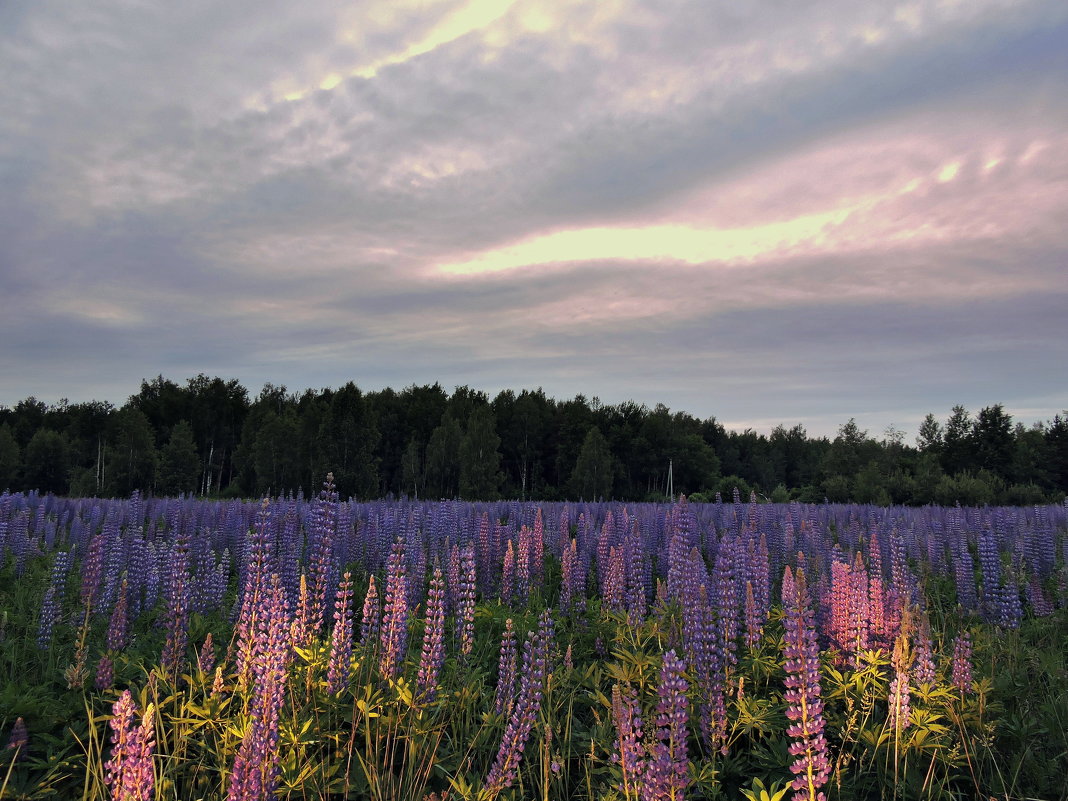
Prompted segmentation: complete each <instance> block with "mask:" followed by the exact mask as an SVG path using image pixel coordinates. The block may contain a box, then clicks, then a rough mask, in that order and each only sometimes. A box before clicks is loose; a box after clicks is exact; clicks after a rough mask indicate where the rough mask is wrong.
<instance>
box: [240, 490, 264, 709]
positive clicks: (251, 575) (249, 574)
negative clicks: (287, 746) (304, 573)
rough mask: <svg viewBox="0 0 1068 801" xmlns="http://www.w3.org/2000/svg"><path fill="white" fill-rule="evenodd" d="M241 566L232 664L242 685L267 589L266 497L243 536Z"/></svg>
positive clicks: (248, 676)
mask: <svg viewBox="0 0 1068 801" xmlns="http://www.w3.org/2000/svg"><path fill="white" fill-rule="evenodd" d="M246 536H247V547H246V550H245V558H244V560H242V562H241V564H243V565H244V570H245V583H244V588H243V592H242V595H241V611H240V613H239V614H238V616H237V622H236V624H235V625H234V640H235V642H236V650H235V667H236V670H237V683H238V686H239V687H241V688H242V689H244V688H246V687H247V686H248V684H249V681H250V679H251V673H252V661H253V653H254V652H255V650H256V647H257V646H256V628H257V625H258V622H257V619H256V616H257V614H259V611H260V609H261V608H262V606H263V596H264V594H265V593H267V591H268V589H269V576H270V573H269V571H270V568H271V566H272V553H271V531H270V511H269V506H268V501H267V499H266V498H264V499H263V502H262V503H261V505H260V512H259V517H258V519H257V521H256V525H255V527H254V528H253V529H252V530H251V531H250V532H249V533H248V534H247V535H246Z"/></svg>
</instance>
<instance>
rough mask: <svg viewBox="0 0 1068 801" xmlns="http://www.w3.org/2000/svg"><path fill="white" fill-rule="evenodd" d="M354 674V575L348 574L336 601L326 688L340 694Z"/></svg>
mask: <svg viewBox="0 0 1068 801" xmlns="http://www.w3.org/2000/svg"><path fill="white" fill-rule="evenodd" d="M351 672H352V573H348V572H346V573H345V575H344V576H343V577H342V579H341V584H340V585H339V586H338V588H337V596H336V598H335V599H334V630H333V631H332V632H331V634H330V661H329V664H328V667H327V670H326V686H327V688H328V689H329V691H330V692H331V693H335V694H336V693H339V692H341V691H342V690H343V689H345V687H346V686H348V683H349V674H350V673H351Z"/></svg>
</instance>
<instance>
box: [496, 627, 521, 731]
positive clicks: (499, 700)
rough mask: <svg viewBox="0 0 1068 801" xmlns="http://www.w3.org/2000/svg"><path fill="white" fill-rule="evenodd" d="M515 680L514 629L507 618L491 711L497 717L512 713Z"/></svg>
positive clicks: (498, 660)
mask: <svg viewBox="0 0 1068 801" xmlns="http://www.w3.org/2000/svg"><path fill="white" fill-rule="evenodd" d="M515 679H516V644H515V629H514V628H513V627H512V619H511V618H508V619H507V620H506V621H504V635H503V636H502V637H501V652H500V656H499V657H498V659H497V691H496V693H495V694H494V697H493V711H494V712H496V713H497V714H498V715H507V714H509V713H510V712H511V711H512V703H513V702H514V700H515Z"/></svg>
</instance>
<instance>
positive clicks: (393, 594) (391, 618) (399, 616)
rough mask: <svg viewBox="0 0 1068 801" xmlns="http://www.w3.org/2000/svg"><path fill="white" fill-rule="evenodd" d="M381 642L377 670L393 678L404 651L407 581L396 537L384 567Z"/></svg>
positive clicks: (406, 646)
mask: <svg viewBox="0 0 1068 801" xmlns="http://www.w3.org/2000/svg"><path fill="white" fill-rule="evenodd" d="M381 640H382V650H381V652H380V653H379V658H378V666H379V669H380V670H381V671H382V675H383V676H386V677H387V678H390V679H395V678H397V674H398V673H399V672H400V664H401V661H402V660H403V659H404V654H405V652H406V651H407V650H408V580H407V572H406V567H405V561H404V542H403V540H401V539H400V538H399V537H398V538H397V539H396V540H395V541H394V542H393V548H392V550H391V551H390V554H389V561H388V563H387V565H386V602H385V608H384V610H383V613H382V637H381Z"/></svg>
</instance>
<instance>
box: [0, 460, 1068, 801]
mask: <svg viewBox="0 0 1068 801" xmlns="http://www.w3.org/2000/svg"><path fill="white" fill-rule="evenodd" d="M1066 606H1068V507H1066V506H1064V505H1061V506H1034V507H964V508H962V507H960V506H955V507H941V506H924V507H919V508H915V507H913V508H909V507H901V506H890V507H880V506H863V505H848V504H830V503H822V504H802V503H799V502H793V503H789V504H771V503H757V502H756V499H755V498H754V497H751V498H750V499H748V501H747V500H745V499H742V498H739V497H738V496H737V494H736V495H735V497H734V498H728V499H725V500H724V499H717V502H716V503H690V502H688V501H686V499H685V498H680V499H679V500H677V501H676V502H673V503H661V504H655V503H628V504H620V503H582V502H569V503H536V502H522V503H521V502H507V501H500V502H492V503H469V502H459V501H441V502H426V501H415V500H403V499H402V500H389V501H385V500H383V501H374V502H367V503H359V502H352V501H350V502H341V501H339V500H338V497H337V494H336V492H335V491H334V487H333V484H332V483H331V480H330V478H328V480H327V482H326V483H325V484H324V487H323V490H322V492H320V493H319V494H318V496H317V497H315V498H311V499H305V498H303V497H300V496H298V497H279V498H269V499H264V500H261V501H256V502H253V501H241V500H226V501H219V500H201V499H196V498H192V497H177V498H142V497H140V496H139V495H137V494H136V493H135V494H134V495H133V496H132V497H130V498H127V499H123V500H101V499H95V498H63V497H57V496H54V495H39V494H36V493H18V494H11V493H5V494H3V495H2V496H0V747H3V750H0V798H3V799H37V798H41V799H44V798H56V799H72V798H83V799H108V798H114V799H182V801H191V800H192V799H205V801H207V800H209V799H224V798H225V799H231V800H233V801H236V800H237V799H267V798H293V799H296V798H312V799H375V800H376V801H379V800H381V801H385V800H386V799H412V801H444V800H445V799H449V800H450V801H460V800H461V799H472V800H474V799H479V800H480V801H489V799H495V798H501V799H544V800H545V801H548V800H549V799H621V800H622V799H631V800H633V801H638V800H639V799H641V800H643V801H644V800H646V799H649V800H652V799H683V798H690V799H702V798H708V799H720V798H724V799H741V798H745V799H754V801H774V800H775V799H783V798H796V799H815V798H824V797H825V798H828V799H869V798H870V799H896V798H901V799H911V798H932V799H942V798H945V799H975V798H998V799H1051V800H1052V799H1068V788H1066V780H1065V777H1066V776H1068V674H1066V664H1068V611H1066ZM4 746H6V747H4Z"/></svg>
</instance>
